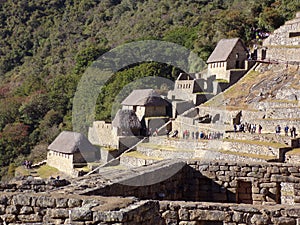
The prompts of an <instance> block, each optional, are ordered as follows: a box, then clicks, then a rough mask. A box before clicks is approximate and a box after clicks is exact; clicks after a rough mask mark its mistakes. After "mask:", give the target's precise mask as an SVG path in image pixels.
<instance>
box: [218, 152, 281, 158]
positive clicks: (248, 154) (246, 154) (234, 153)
mask: <svg viewBox="0 0 300 225" xmlns="http://www.w3.org/2000/svg"><path fill="white" fill-rule="evenodd" d="M220 152H222V153H225V154H230V155H238V156H244V157H249V158H258V159H264V160H270V159H276V157H275V156H268V155H257V154H252V153H244V152H232V151H228V150H220Z"/></svg>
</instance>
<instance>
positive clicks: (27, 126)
mask: <svg viewBox="0 0 300 225" xmlns="http://www.w3.org/2000/svg"><path fill="white" fill-rule="evenodd" d="M298 10H300V2H299V1H297V0H262V1H255V0H246V1H240V0H226V1H223V0H187V1H177V0H168V1H167V0H163V1H158V0H123V1H121V0H101V1H100V0H39V1H34V0H18V1H14V0H7V1H2V2H1V3H0V36H1V38H0V46H1V48H0V98H1V100H0V165H1V174H0V177H5V176H10V175H12V173H13V171H14V166H15V165H17V164H19V163H20V162H21V161H22V160H24V158H25V157H29V159H31V160H40V159H41V158H42V157H44V156H45V151H46V146H47V144H48V143H49V142H51V141H52V140H53V138H54V137H55V136H56V135H57V134H58V133H59V132H60V131H61V130H63V129H72V125H71V111H72V98H73V95H74V93H75V90H76V86H77V82H78V81H79V79H80V77H81V75H82V74H83V72H84V71H85V68H86V67H87V66H89V65H90V64H91V62H92V61H93V60H94V59H96V58H97V57H98V56H99V55H101V54H103V53H104V52H106V51H108V50H109V49H112V48H114V47H116V46H118V45H120V44H122V43H125V42H130V41H134V40H143V39H156V40H165V41H170V42H175V43H178V44H180V45H183V46H185V47H187V48H189V49H192V50H194V51H195V52H196V53H197V54H198V55H199V56H200V57H202V58H203V59H204V60H205V59H207V57H208V55H209V54H210V53H211V51H212V49H213V47H214V46H215V44H216V42H217V41H218V40H219V39H221V38H227V37H241V38H242V39H243V40H244V41H245V42H246V43H247V44H251V40H252V38H253V32H252V30H253V28H260V29H262V30H267V31H272V30H273V29H275V28H277V27H279V26H280V25H282V24H283V23H284V21H286V20H288V19H290V18H292V17H293V16H294V13H295V12H296V11H298ZM172 71H173V73H172ZM174 71H175V70H174V69H173V68H171V67H170V66H168V65H163V64H157V63H144V64H140V65H138V66H137V67H134V68H129V69H125V70H122V71H120V72H119V73H117V74H116V75H115V76H114V79H111V83H110V84H108V85H107V87H105V88H104V89H103V92H102V93H101V95H102V98H101V100H100V101H99V102H98V103H99V105H98V107H97V118H98V119H106V120H107V119H109V115H110V107H111V105H112V102H113V101H114V96H116V94H117V93H118V91H119V90H121V89H122V86H124V85H126V84H127V83H129V82H131V81H132V80H134V79H135V78H136V77H144V76H148V75H151V74H152V73H154V74H155V75H158V76H168V77H169V78H174V77H175V76H176V74H175V73H174ZM120 84H122V85H120Z"/></svg>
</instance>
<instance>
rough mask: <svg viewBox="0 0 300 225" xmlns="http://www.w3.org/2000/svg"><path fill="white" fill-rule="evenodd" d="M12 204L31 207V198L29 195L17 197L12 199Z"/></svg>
mask: <svg viewBox="0 0 300 225" xmlns="http://www.w3.org/2000/svg"><path fill="white" fill-rule="evenodd" d="M12 204H14V205H22V206H24V205H31V198H30V196H28V195H15V196H13V198H12Z"/></svg>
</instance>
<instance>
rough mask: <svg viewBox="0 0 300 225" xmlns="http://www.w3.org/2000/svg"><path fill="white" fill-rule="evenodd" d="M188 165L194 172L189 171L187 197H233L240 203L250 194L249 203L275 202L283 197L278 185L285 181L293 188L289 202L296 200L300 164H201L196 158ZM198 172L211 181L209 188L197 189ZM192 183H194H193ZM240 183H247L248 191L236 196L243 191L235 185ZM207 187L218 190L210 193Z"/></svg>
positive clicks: (228, 199) (220, 199) (199, 180)
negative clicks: (249, 189) (249, 186)
mask: <svg viewBox="0 0 300 225" xmlns="http://www.w3.org/2000/svg"><path fill="white" fill-rule="evenodd" d="M188 165H189V166H191V167H192V168H194V170H192V171H193V173H194V174H191V175H190V176H191V177H190V178H189V179H188V180H190V181H191V183H190V184H189V185H188V186H189V187H190V188H191V189H190V190H189V191H187V193H189V196H186V198H189V199H200V200H201V198H202V197H203V196H204V197H205V196H207V195H211V196H212V197H211V198H212V199H215V201H217V202H230V201H232V200H234V199H233V198H235V201H236V202H238V201H240V202H244V200H249V199H247V197H249V196H251V202H252V203H253V204H266V203H267V204H276V203H280V202H281V201H284V199H285V198H286V196H285V193H282V191H281V184H282V183H288V184H291V185H292V186H293V187H294V188H293V190H290V191H291V192H292V193H293V194H294V199H293V203H298V202H300V195H299V194H300V193H298V191H297V187H298V183H299V182H300V178H299V175H300V166H293V165H290V164H274V165H273V164H268V163H261V164H259V165H258V164H255V163H252V164H250V163H247V164H246V163H234V162H232V163H227V162H215V163H213V162H212V163H201V162H197V161H193V162H192V161H191V162H188ZM199 173H200V174H201V175H202V176H203V177H205V178H208V179H210V180H211V182H212V183H211V187H207V189H206V190H205V189H204V190H201V189H202V185H200V184H201V179H202V178H203V177H201V176H199ZM192 178H196V179H194V180H193V179H192ZM195 182H196V184H198V185H195ZM244 182H246V183H249V184H250V185H251V193H248V194H249V195H247V196H246V195H245V196H242V198H241V199H238V198H237V196H238V193H240V192H241V191H243V188H240V187H239V183H240V184H243V183H244ZM198 186H199V187H198ZM214 186H215V187H216V188H214ZM295 187H296V188H295ZM211 190H219V192H218V191H213V192H212V193H210V192H211ZM218 193H223V195H220V194H219V195H218ZM243 197H245V199H243Z"/></svg>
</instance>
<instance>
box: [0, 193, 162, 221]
mask: <svg viewBox="0 0 300 225" xmlns="http://www.w3.org/2000/svg"><path fill="white" fill-rule="evenodd" d="M104 201H109V200H107V199H103V198H100V197H95V196H94V197H89V198H88V197H86V196H85V197H83V196H75V195H72V196H66V195H60V196H58V195H55V194H52V195H46V194H26V195H24V194H23V193H14V194H9V193H6V194H1V195H0V223H1V224H20V223H21V224H35V225H37V224H40V225H42V224H72V225H77V224H78V225H85V224H89V225H92V224H115V225H117V224H128V225H130V224H131V225H136V224H158V225H159V224H160V221H161V220H160V215H159V206H158V203H157V202H155V201H134V200H133V199H127V201H129V202H128V204H127V205H123V206H121V205H118V206H117V207H116V208H106V207H107V206H106V205H105V204H104ZM124 201H125V199H124ZM120 206H121V209H120V208H118V207H120Z"/></svg>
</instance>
